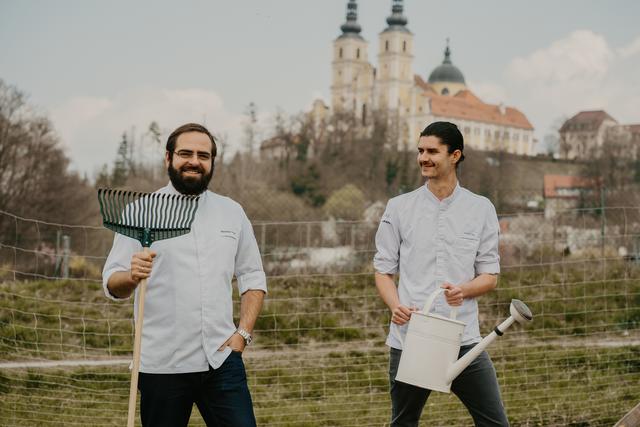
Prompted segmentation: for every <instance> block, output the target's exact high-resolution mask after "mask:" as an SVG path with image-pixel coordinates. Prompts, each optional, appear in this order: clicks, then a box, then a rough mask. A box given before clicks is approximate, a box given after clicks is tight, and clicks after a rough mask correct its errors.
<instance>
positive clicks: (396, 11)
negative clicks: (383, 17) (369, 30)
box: [387, 0, 408, 30]
mask: <svg viewBox="0 0 640 427" xmlns="http://www.w3.org/2000/svg"><path fill="white" fill-rule="evenodd" d="M403 11H404V5H403V4H402V0H393V5H392V6H391V16H389V17H388V18H387V24H389V27H401V29H405V30H406V28H405V25H407V22H408V21H407V17H406V16H404V15H403V14H402V13H403Z"/></svg>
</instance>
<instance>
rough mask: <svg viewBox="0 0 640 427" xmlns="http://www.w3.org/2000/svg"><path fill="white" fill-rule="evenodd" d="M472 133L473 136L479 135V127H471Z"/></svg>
mask: <svg viewBox="0 0 640 427" xmlns="http://www.w3.org/2000/svg"><path fill="white" fill-rule="evenodd" d="M473 134H474V135H475V136H480V128H474V129H473Z"/></svg>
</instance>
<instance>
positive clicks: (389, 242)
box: [373, 200, 401, 274]
mask: <svg viewBox="0 0 640 427" xmlns="http://www.w3.org/2000/svg"><path fill="white" fill-rule="evenodd" d="M400 243H401V238H400V229H399V224H398V215H397V212H396V206H395V204H394V203H392V200H390V201H389V202H388V203H387V207H386V209H385V211H384V214H382V218H381V219H380V224H379V225H378V231H377V232H376V254H375V256H374V257H373V268H374V269H375V271H376V272H378V273H383V274H395V273H397V272H398V265H399V262H400Z"/></svg>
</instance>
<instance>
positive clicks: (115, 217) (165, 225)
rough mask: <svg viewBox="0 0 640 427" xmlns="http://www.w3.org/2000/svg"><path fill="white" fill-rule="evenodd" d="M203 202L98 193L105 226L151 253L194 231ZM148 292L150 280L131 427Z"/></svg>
mask: <svg viewBox="0 0 640 427" xmlns="http://www.w3.org/2000/svg"><path fill="white" fill-rule="evenodd" d="M199 198H200V197H199V196H182V195H170V194H163V193H137V192H133V191H123V190H111V189H104V188H101V189H99V190H98V201H99V202H100V213H101V214H102V220H103V224H104V226H105V227H107V228H109V229H111V230H113V231H115V232H116V233H120V234H122V235H125V236H127V237H131V238H133V239H136V240H138V241H139V242H140V244H142V246H143V248H144V251H145V252H147V253H148V252H149V247H150V246H151V244H152V243H153V242H155V241H157V240H164V239H170V238H172V237H178V236H181V235H183V234H187V233H189V231H191V224H192V223H193V220H194V218H195V214H196V210H197V209H198V200H199ZM146 291H147V280H146V279H142V280H141V281H140V284H139V285H138V313H137V316H136V325H135V335H134V340H133V366H132V369H131V387H130V388H129V413H128V417H127V427H133V425H134V421H135V416H136V400H137V394H138V373H139V372H140V349H141V344H142V321H143V320H144V299H145V294H146Z"/></svg>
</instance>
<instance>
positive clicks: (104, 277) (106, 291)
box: [102, 268, 135, 301]
mask: <svg viewBox="0 0 640 427" xmlns="http://www.w3.org/2000/svg"><path fill="white" fill-rule="evenodd" d="M120 271H126V270H118V269H117V268H114V269H111V270H108V271H105V272H104V273H103V274H102V290H104V294H105V296H106V297H107V298H109V299H110V300H113V301H126V300H128V299H130V298H131V295H134V294H135V292H133V293H131V295H129V296H128V297H126V298H118V297H117V296H115V295H113V294H112V293H111V292H109V288H108V287H107V284H108V283H109V278H110V277H111V275H112V274H113V273H117V272H120Z"/></svg>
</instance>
